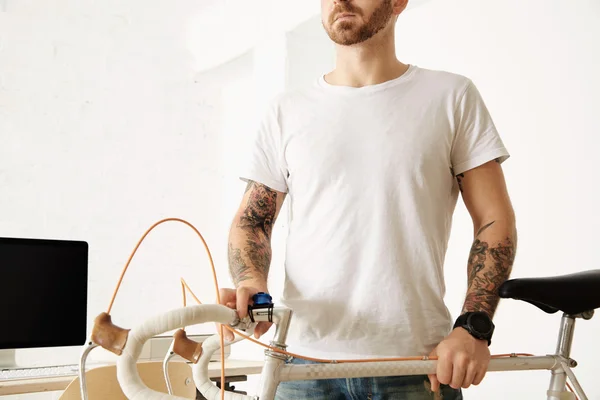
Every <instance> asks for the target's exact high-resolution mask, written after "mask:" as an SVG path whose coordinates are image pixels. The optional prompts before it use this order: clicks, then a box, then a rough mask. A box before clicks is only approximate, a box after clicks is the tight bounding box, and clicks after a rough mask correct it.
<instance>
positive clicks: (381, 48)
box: [325, 35, 408, 87]
mask: <svg viewBox="0 0 600 400" xmlns="http://www.w3.org/2000/svg"><path fill="white" fill-rule="evenodd" d="M373 39H375V38H371V40H369V41H368V42H365V43H361V44H360V45H355V46H340V45H336V67H335V69H334V70H333V71H331V72H330V73H328V74H327V75H325V80H326V81H327V82H328V83H329V84H331V85H337V86H350V87H363V86H368V85H376V84H379V83H383V82H387V81H389V80H392V79H396V78H398V77H400V76H401V75H403V74H404V73H405V72H406V71H407V70H408V65H406V64H404V63H402V62H400V61H399V60H398V59H397V58H396V49H395V42H394V38H393V35H392V36H391V37H390V36H388V38H382V39H380V40H378V41H375V40H373Z"/></svg>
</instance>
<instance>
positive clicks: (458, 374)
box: [450, 356, 469, 389]
mask: <svg viewBox="0 0 600 400" xmlns="http://www.w3.org/2000/svg"><path fill="white" fill-rule="evenodd" d="M468 365H469V361H468V360H467V357H466V356H457V357H456V358H455V359H454V363H453V368H452V380H451V382H450V387H452V388H453V389H460V387H461V386H462V383H463V382H464V380H465V376H466V374H467V367H468Z"/></svg>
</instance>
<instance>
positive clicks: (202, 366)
mask: <svg viewBox="0 0 600 400" xmlns="http://www.w3.org/2000/svg"><path fill="white" fill-rule="evenodd" d="M243 339H244V337H243V336H240V335H238V334H237V333H236V334H235V338H234V339H233V341H232V342H231V343H229V342H228V344H234V343H236V342H239V341H241V340H243ZM220 348H221V339H220V337H219V335H214V336H211V337H209V338H208V339H206V340H205V341H203V342H202V355H201V356H200V359H199V360H198V362H197V363H196V364H195V365H194V366H193V367H192V370H193V371H194V382H195V383H196V387H197V388H198V390H199V391H200V393H202V396H204V397H205V398H206V399H207V400H220V399H221V390H220V389H219V388H218V387H217V386H215V385H214V384H213V383H212V382H211V380H210V378H209V376H208V363H209V362H210V359H211V357H212V355H213V353H214V352H215V351H217V350H219V349H220ZM254 399H256V397H254V396H246V395H243V394H239V393H233V392H225V400H254Z"/></svg>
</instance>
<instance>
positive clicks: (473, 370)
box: [462, 362, 478, 389]
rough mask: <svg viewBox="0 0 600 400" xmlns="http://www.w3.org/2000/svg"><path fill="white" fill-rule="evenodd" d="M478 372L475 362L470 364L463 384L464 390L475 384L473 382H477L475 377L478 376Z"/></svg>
mask: <svg viewBox="0 0 600 400" xmlns="http://www.w3.org/2000/svg"><path fill="white" fill-rule="evenodd" d="M477 370H478V368H477V364H475V363H474V362H472V363H470V364H469V366H468V368H467V372H466V374H465V379H464V381H463V383H462V388H463V389H468V388H469V386H471V385H472V384H473V381H474V380H475V375H477Z"/></svg>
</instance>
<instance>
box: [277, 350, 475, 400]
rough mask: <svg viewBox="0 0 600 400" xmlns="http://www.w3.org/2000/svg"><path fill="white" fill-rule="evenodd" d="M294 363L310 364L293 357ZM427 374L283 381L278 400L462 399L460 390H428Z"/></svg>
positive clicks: (279, 388)
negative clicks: (438, 391)
mask: <svg viewBox="0 0 600 400" xmlns="http://www.w3.org/2000/svg"><path fill="white" fill-rule="evenodd" d="M291 363H292V364H309V363H311V361H306V360H302V359H297V358H294V359H293V360H292V361H291ZM429 386H430V384H429V378H428V377H427V375H415V376H388V377H376V378H351V379H346V378H342V379H319V380H303V381H289V382H281V383H280V384H279V386H278V387H277V393H276V394H275V400H305V399H306V400H309V399H310V400H442V399H443V400H462V399H463V396H462V392H461V390H460V389H458V390H456V389H452V388H451V387H450V386H446V385H442V386H441V388H440V393H433V392H431V390H429Z"/></svg>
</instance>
